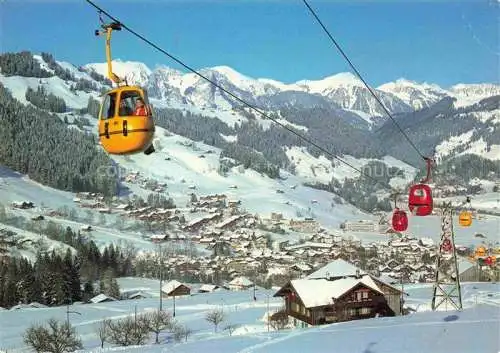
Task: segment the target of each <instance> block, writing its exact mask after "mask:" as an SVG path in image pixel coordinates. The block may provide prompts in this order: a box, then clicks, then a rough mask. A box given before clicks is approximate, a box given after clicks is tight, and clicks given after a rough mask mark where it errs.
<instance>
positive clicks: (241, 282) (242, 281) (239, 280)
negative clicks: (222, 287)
mask: <svg viewBox="0 0 500 353" xmlns="http://www.w3.org/2000/svg"><path fill="white" fill-rule="evenodd" d="M229 285H231V286H242V287H247V286H252V285H253V282H252V281H250V280H249V279H248V278H246V277H236V278H235V279H233V280H232V281H231V282H229Z"/></svg>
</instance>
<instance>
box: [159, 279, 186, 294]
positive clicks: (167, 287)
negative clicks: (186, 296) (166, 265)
mask: <svg viewBox="0 0 500 353" xmlns="http://www.w3.org/2000/svg"><path fill="white" fill-rule="evenodd" d="M180 286H186V285H185V284H182V283H181V282H179V281H176V280H175V279H174V280H172V281H170V282H168V283H166V284H164V285H163V287H161V291H162V292H164V293H166V294H169V293H172V292H173V291H174V290H176V289H177V288H179V287H180ZM186 287H187V286H186Z"/></svg>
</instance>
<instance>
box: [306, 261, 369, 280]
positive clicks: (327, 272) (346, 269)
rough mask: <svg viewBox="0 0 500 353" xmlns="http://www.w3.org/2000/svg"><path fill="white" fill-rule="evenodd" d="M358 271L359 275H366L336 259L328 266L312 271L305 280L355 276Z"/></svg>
mask: <svg viewBox="0 0 500 353" xmlns="http://www.w3.org/2000/svg"><path fill="white" fill-rule="evenodd" d="M357 271H359V274H360V275H365V274H367V273H366V272H365V271H363V270H362V269H360V268H357V267H356V266H354V265H352V264H350V263H348V262H347V261H344V260H342V259H337V260H335V261H332V262H330V263H329V264H327V265H325V266H323V267H321V268H320V269H318V270H316V271H314V272H313V273H311V274H310V275H309V276H307V277H306V278H307V279H318V278H325V279H326V278H329V277H341V276H356V272H357Z"/></svg>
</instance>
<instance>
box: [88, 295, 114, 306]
mask: <svg viewBox="0 0 500 353" xmlns="http://www.w3.org/2000/svg"><path fill="white" fill-rule="evenodd" d="M114 301H116V299H115V298H112V297H108V296H107V295H106V294H102V293H101V294H99V295H96V296H95V297H93V298H91V299H90V302H91V303H94V304H97V303H106V302H114Z"/></svg>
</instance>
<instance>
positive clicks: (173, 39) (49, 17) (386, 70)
mask: <svg viewBox="0 0 500 353" xmlns="http://www.w3.org/2000/svg"><path fill="white" fill-rule="evenodd" d="M95 1H96V3H98V4H99V5H101V6H102V7H103V8H104V9H105V10H108V11H109V12H111V13H112V14H113V15H115V16H116V17H118V18H119V19H120V20H121V21H122V22H124V23H125V24H127V25H128V26H130V27H131V28H133V29H134V30H136V31H137V32H139V33H140V34H143V35H145V36H146V37H148V38H149V39H150V40H152V41H153V42H155V43H157V44H158V45H160V46H161V47H162V48H164V49H166V50H167V51H169V52H170V53H171V54H173V55H175V56H177V57H178V58H180V59H181V60H183V61H184V62H186V63H187V64H188V65H190V66H192V67H194V68H196V69H199V68H203V67H208V66H217V65H228V66H231V67H233V68H234V69H236V70H237V71H239V72H241V73H243V74H245V75H248V76H251V77H265V78H272V79H276V80H280V81H283V82H287V83H289V82H294V81H297V80H301V79H311V80H312V79H320V78H323V77H325V76H328V75H332V74H335V73H338V72H345V71H350V69H349V67H348V65H347V63H345V61H344V59H343V58H342V57H341V56H340V54H339V53H338V52H337V51H336V49H335V48H334V47H333V46H332V44H331V43H330V42H329V39H328V38H327V37H326V35H325V34H324V33H323V32H322V30H321V28H320V27H319V25H318V24H317V23H316V22H315V21H314V19H313V17H312V16H311V15H310V13H309V12H308V10H307V8H306V7H305V6H304V4H303V3H302V1H301V0H281V1H279V0H267V1H264V0H253V1H250V0H248V1H246V0H239V1H236V0H233V1H229V0H228V1H221V0H211V1H209V0H205V1H191V0H164V1H160V0H146V1H143V0H141V1H139V0H137V1H132V0H122V1H117V0H113V1H112V0H95ZM309 3H310V4H311V6H312V7H313V8H315V10H316V11H317V12H318V15H319V16H320V18H321V19H322V20H323V22H324V23H325V24H326V26H327V27H328V28H329V30H330V31H331V33H332V34H333V35H334V37H335V38H336V39H337V40H338V41H339V43H340V45H341V46H342V47H343V48H344V50H345V51H346V52H347V54H348V55H349V57H350V58H351V60H352V61H353V62H354V64H355V65H356V66H357V67H358V69H359V70H360V72H361V73H362V74H363V76H364V77H365V79H366V80H367V81H368V82H369V83H370V84H372V85H379V84H382V83H384V82H388V81H393V80H395V79H397V78H400V77H404V78H407V79H410V80H415V81H419V82H422V81H427V82H433V83H437V84H440V85H441V86H444V87H447V86H450V85H452V84H456V83H459V82H464V83H476V82H498V81H499V74H498V69H499V59H500V57H499V52H500V48H499V43H500V42H499V29H498V23H497V21H498V20H497V18H498V13H499V12H498V10H499V6H498V5H499V4H498V2H497V1H494V0H477V1H473V0H470V1H439V0H438V1H416V0H413V1H405V0H399V1H366V0H365V1H354V0H353V1H335V0H332V1H326V0H322V1H320V0H309ZM0 16H1V17H0V23H1V27H0V29H1V37H0V47H1V51H2V52H8V51H20V50H31V51H33V52H41V51H47V52H50V53H52V54H54V55H55V57H56V59H58V60H65V61H69V62H72V63H74V64H76V65H81V64H85V63H89V62H103V61H104V41H103V39H102V38H96V37H94V35H93V31H94V29H96V28H97V26H98V17H97V13H96V11H95V10H94V9H93V8H92V7H91V6H90V5H88V4H87V3H86V2H85V1H84V0H79V1H77V0H66V1H62V0H60V1H54V0H52V1H45V0H40V1H34V0H31V1H30V0H25V1H21V0H18V1H14V0H3V1H2V0H0ZM113 56H114V58H120V59H122V60H133V61H142V62H144V63H146V64H147V65H148V66H149V67H150V68H154V67H155V66H156V65H159V64H160V65H167V66H171V67H175V68H179V67H178V66H176V64H175V63H174V62H172V61H171V60H170V59H169V58H167V57H165V56H163V55H162V54H160V53H158V52H156V51H155V50H154V49H152V48H150V47H148V46H146V45H145V44H144V43H142V42H140V41H139V40H138V39H137V38H135V37H133V36H132V35H131V34H130V33H128V32H118V33H116V34H115V35H114V37H113Z"/></svg>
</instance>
